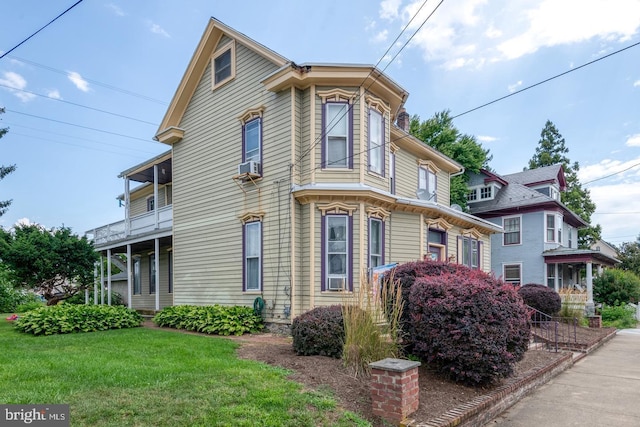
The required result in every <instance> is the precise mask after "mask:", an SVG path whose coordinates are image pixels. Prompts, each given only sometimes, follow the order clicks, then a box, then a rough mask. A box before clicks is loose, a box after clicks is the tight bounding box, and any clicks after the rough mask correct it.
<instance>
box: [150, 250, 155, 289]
mask: <svg viewBox="0 0 640 427" xmlns="http://www.w3.org/2000/svg"><path fill="white" fill-rule="evenodd" d="M149 293H150V294H155V293H156V254H151V255H149Z"/></svg>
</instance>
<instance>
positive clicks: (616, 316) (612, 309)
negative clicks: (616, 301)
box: [600, 304, 638, 329]
mask: <svg viewBox="0 0 640 427" xmlns="http://www.w3.org/2000/svg"><path fill="white" fill-rule="evenodd" d="M600 315H601V316H602V325H603V326H606V327H613V328H618V329H625V328H635V327H636V325H637V324H638V321H637V320H636V318H635V310H634V309H633V308H632V307H629V306H628V305H626V304H620V305H603V306H602V308H601V309H600Z"/></svg>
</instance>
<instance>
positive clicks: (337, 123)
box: [324, 102, 351, 168]
mask: <svg viewBox="0 0 640 427" xmlns="http://www.w3.org/2000/svg"><path fill="white" fill-rule="evenodd" d="M349 115H350V114H349V103H347V102H327V103H326V104H325V135H326V136H325V150H324V152H325V156H326V158H325V162H324V166H325V167H327V168H348V167H350V164H351V162H350V154H351V149H350V144H351V141H350V140H349V136H350V135H349V133H350V132H349V129H350V126H351V124H350V123H349Z"/></svg>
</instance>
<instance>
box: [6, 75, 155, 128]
mask: <svg viewBox="0 0 640 427" xmlns="http://www.w3.org/2000/svg"><path fill="white" fill-rule="evenodd" d="M0 87H4V88H7V89H10V90H17V91H20V92H24V93H29V94H31V95H35V96H40V97H42V98H47V99H51V100H53V101H58V102H64V103H65V104H69V105H74V106H76V107H82V108H86V109H88V110H93V111H97V112H99V113H105V114H110V115H112V116H116V117H122V118H123V119H128V120H133V121H136V122H140V123H146V124H148V125H151V126H159V125H158V123H152V122H148V121H146V120H141V119H136V118H135V117H130V116H125V115H123V114H118V113H113V112H111V111H106V110H101V109H99V108H94V107H89V106H88V105H82V104H76V103H75V102H71V101H65V100H64V99H60V98H54V97H52V96H48V95H43V94H41V93H36V92H31V91H30V90H24V89H18V88H17V87H12V86H8V85H3V84H0Z"/></svg>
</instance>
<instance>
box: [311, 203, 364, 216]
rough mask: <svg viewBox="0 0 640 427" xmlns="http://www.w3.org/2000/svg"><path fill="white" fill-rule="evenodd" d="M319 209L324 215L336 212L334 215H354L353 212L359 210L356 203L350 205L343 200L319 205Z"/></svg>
mask: <svg viewBox="0 0 640 427" xmlns="http://www.w3.org/2000/svg"><path fill="white" fill-rule="evenodd" d="M318 210H319V211H320V212H322V215H323V216H324V215H327V214H334V215H340V214H342V215H349V216H353V213H354V212H355V211H357V210H358V207H357V206H355V205H348V204H346V203H342V202H333V203H329V204H326V205H320V206H318Z"/></svg>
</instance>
